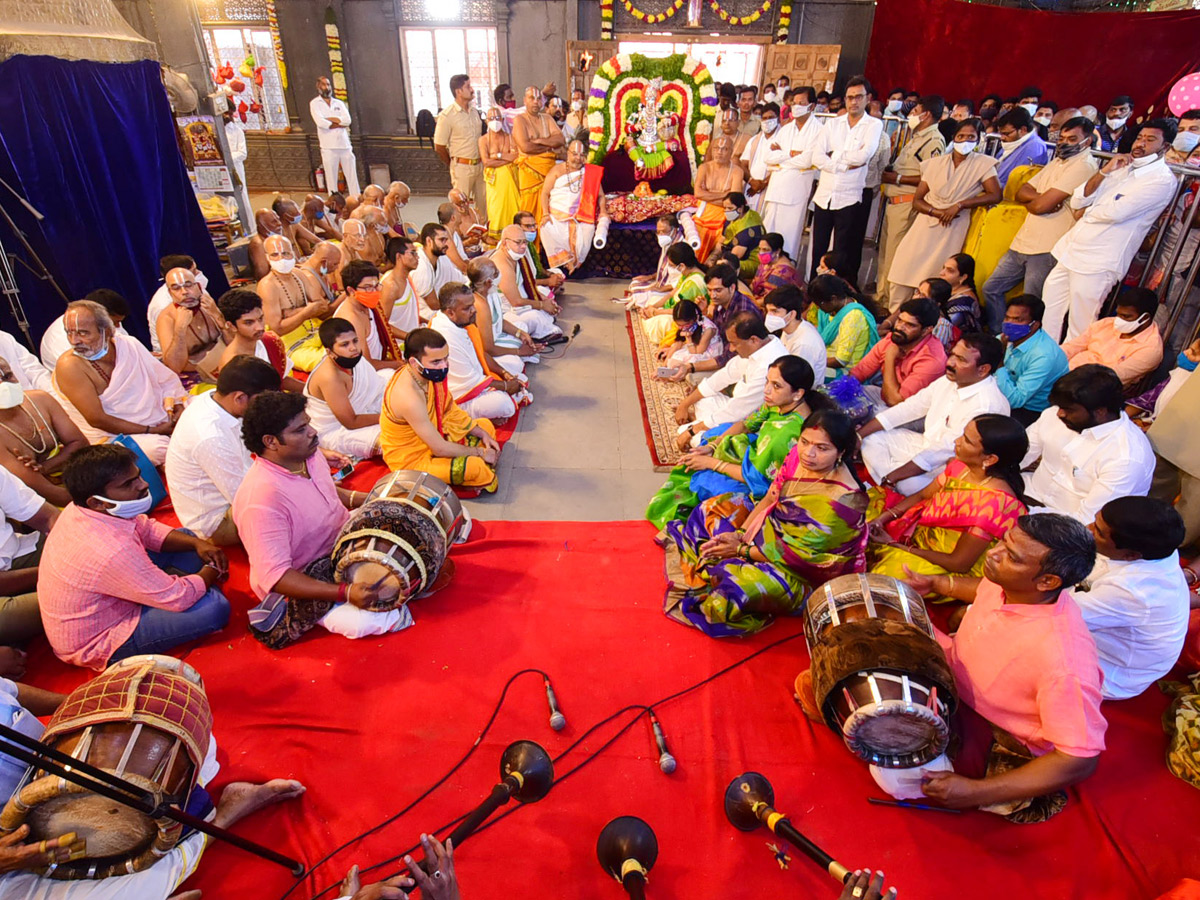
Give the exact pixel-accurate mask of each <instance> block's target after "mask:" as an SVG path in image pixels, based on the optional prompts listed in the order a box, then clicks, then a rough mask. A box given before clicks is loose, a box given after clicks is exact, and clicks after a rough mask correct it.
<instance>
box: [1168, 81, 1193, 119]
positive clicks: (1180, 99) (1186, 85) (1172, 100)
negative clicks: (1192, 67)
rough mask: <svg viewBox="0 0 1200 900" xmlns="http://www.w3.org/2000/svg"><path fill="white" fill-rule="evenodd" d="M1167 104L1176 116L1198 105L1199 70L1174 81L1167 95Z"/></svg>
mask: <svg viewBox="0 0 1200 900" xmlns="http://www.w3.org/2000/svg"><path fill="white" fill-rule="evenodd" d="M1167 106H1168V107H1170V109H1171V112H1172V113H1174V114H1175V115H1177V116H1178V115H1182V114H1183V113H1185V112H1187V111H1188V110H1189V109H1195V108H1196V107H1198V106H1200V72H1193V73H1192V74H1191V75H1185V76H1184V77H1183V78H1180V79H1179V80H1178V81H1177V82H1175V86H1174V87H1172V88H1171V93H1170V94H1168V95H1167Z"/></svg>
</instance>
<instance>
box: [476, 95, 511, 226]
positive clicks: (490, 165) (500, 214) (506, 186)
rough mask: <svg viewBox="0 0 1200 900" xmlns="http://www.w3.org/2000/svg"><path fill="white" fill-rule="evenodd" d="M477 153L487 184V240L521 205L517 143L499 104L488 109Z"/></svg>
mask: <svg viewBox="0 0 1200 900" xmlns="http://www.w3.org/2000/svg"><path fill="white" fill-rule="evenodd" d="M510 93H511V91H510ZM479 155H480V158H481V159H482V160H483V180H484V184H486V185H487V216H488V226H489V227H488V239H489V240H499V237H500V230H501V229H502V228H504V226H505V225H506V224H507V223H508V222H511V221H512V219H513V216H514V215H516V213H517V212H518V211H519V210H520V208H521V202H520V201H521V192H520V189H519V188H518V187H517V145H516V144H515V143H513V138H512V135H511V134H510V133H509V132H508V130H507V129H506V127H505V122H504V111H503V110H502V109H501V108H500V107H498V106H493V107H492V108H491V109H489V110H488V112H487V131H486V132H485V133H484V135H483V137H481V138H480V139H479Z"/></svg>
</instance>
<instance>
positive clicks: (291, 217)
mask: <svg viewBox="0 0 1200 900" xmlns="http://www.w3.org/2000/svg"><path fill="white" fill-rule="evenodd" d="M318 202H320V201H318ZM271 209H272V210H273V211H274V212H275V215H277V216H278V217H279V224H280V231H281V233H282V234H283V236H284V237H285V238H287V239H288V240H289V241H291V242H292V246H293V247H295V248H296V249H297V250H299V251H300V255H301V256H308V255H309V254H310V253H312V251H313V247H315V246H317V244H318V243H319V242H320V240H321V239H320V238H319V237H317V236H316V235H315V234H314V233H313V232H312V231H310V230H309V229H308V228H306V227H305V225H304V221H303V220H304V214H303V213H301V212H300V207H299V206H297V205H296V201H295V200H293V199H292V198H291V197H289V196H287V194H280V195H278V196H277V197H276V198H275V200H274V201H273V202H272V203H271Z"/></svg>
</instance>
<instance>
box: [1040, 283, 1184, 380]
mask: <svg viewBox="0 0 1200 900" xmlns="http://www.w3.org/2000/svg"><path fill="white" fill-rule="evenodd" d="M1156 312H1158V297H1157V296H1155V294H1154V291H1152V290H1150V289H1149V288H1130V289H1129V290H1127V291H1125V292H1124V293H1122V294H1121V296H1120V297H1118V298H1117V314H1116V315H1115V316H1109V317H1107V318H1104V319H1097V320H1096V321H1095V322H1093V323H1092V324H1091V325H1089V326H1088V327H1087V328H1086V329H1085V330H1084V332H1083V333H1082V334H1080V335H1079V336H1078V337H1075V338H1072V339H1071V340H1069V341H1067V342H1066V343H1064V344H1063V345H1062V349H1063V353H1065V354H1067V363H1068V364H1069V365H1070V367H1071V368H1072V369H1078V368H1079V367H1080V366H1086V365H1088V364H1089V363H1097V364H1099V365H1102V366H1108V367H1109V368H1110V369H1112V370H1113V371H1114V372H1116V373H1117V377H1119V378H1120V379H1121V384H1123V385H1124V386H1125V387H1130V386H1132V385H1134V384H1136V383H1137V381H1138V379H1140V378H1141V377H1142V376H1143V375H1145V374H1146V373H1147V372H1150V371H1152V370H1154V369H1155V368H1157V367H1158V364H1159V363H1160V362H1162V358H1163V341H1162V335H1161V334H1159V331H1158V326H1157V325H1155V324H1154V314H1155V313H1156Z"/></svg>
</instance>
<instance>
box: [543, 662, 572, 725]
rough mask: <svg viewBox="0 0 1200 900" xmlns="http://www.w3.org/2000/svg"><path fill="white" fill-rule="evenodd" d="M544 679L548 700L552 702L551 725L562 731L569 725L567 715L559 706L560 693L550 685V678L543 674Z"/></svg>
mask: <svg viewBox="0 0 1200 900" xmlns="http://www.w3.org/2000/svg"><path fill="white" fill-rule="evenodd" d="M542 681H544V682H545V683H546V701H547V702H548V703H549V704H550V727H551V728H553V729H554V730H555V731H562V730H563V729H564V728H566V727H567V717H566V716H564V715H563V714H562V710H561V709H559V708H558V695H557V694H555V693H554V688H552V687H551V686H550V679H549V678H547V677H546V676H545V675H543V676H542Z"/></svg>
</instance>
